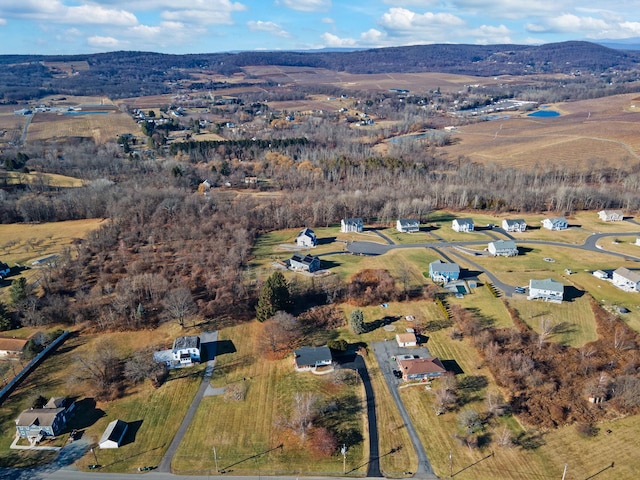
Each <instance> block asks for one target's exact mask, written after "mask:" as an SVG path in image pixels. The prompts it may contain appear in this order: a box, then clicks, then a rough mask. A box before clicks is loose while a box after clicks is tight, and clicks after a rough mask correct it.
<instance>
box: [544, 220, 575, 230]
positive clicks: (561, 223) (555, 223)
mask: <svg viewBox="0 0 640 480" xmlns="http://www.w3.org/2000/svg"><path fill="white" fill-rule="evenodd" d="M542 226H543V227H544V228H546V229H547V230H566V229H567V228H569V224H568V223H567V219H566V218H564V217H554V218H545V219H544V220H543V221H542Z"/></svg>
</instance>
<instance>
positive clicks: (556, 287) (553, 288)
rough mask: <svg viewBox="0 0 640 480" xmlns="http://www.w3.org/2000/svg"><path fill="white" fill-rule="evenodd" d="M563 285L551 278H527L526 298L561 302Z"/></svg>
mask: <svg viewBox="0 0 640 480" xmlns="http://www.w3.org/2000/svg"><path fill="white" fill-rule="evenodd" d="M563 296H564V285H563V284H561V283H560V282H556V281H555V280H553V279H551V278H545V279H544V280H529V296H528V297H527V300H544V301H545V302H554V303H562V298H563Z"/></svg>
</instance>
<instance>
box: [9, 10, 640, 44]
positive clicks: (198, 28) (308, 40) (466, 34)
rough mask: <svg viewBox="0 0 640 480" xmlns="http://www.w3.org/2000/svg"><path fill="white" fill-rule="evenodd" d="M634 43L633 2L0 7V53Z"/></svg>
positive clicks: (639, 17)
mask: <svg viewBox="0 0 640 480" xmlns="http://www.w3.org/2000/svg"><path fill="white" fill-rule="evenodd" d="M630 37H640V0H609V1H606V2H603V1H597V2H596V1H595V0H553V1H552V0H527V1H525V0H238V1H234V0H95V1H90V0H0V53H4V54H25V53H33V54H36V53H40V54H75V53H92V52H106V51H113V50H144V51H155V52H164V53H205V52H225V51H237V50H265V49H266V50H297V49H314V48H329V47H333V48H335V47H342V48H373V47H386V46H397V45H415V44H429V43H469V44H491V43H518V44H541V43H549V42H557V41H564V40H601V39H624V38H630Z"/></svg>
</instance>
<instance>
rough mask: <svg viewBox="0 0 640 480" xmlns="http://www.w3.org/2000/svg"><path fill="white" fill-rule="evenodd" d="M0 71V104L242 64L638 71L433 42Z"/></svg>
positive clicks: (631, 62)
mask: <svg viewBox="0 0 640 480" xmlns="http://www.w3.org/2000/svg"><path fill="white" fill-rule="evenodd" d="M625 45H627V46H631V45H633V44H625ZM61 61H67V62H72V61H73V62H78V61H86V62H87V64H88V66H89V68H88V69H84V70H78V71H77V72H75V74H74V75H61V74H60V72H59V71H58V72H56V71H55V70H54V69H53V68H49V67H48V66H47V65H44V64H43V62H61ZM0 65H3V68H1V69H0V85H1V86H2V89H0V92H1V93H3V94H4V101H5V102H6V101H11V100H12V99H14V100H15V99H23V98H36V97H38V96H43V95H46V94H57V93H66V94H103V95H111V96H114V97H125V96H138V95H144V94H147V95H151V94H158V93H167V92H168V91H170V87H169V86H168V84H169V83H172V84H175V83H176V82H179V81H180V80H192V79H193V78H192V75H193V73H194V71H196V70H197V71H203V70H204V71H207V72H212V73H220V74H227V75H228V74H233V73H237V72H241V71H242V68H243V67H246V66H249V65H281V66H292V67H308V68H325V69H329V70H335V71H345V72H350V73H358V74H375V73H392V72H397V73H402V72H406V73H413V72H442V73H458V74H467V75H478V76H497V75H527V74H540V73H566V74H570V73H575V72H577V71H581V72H582V73H594V74H600V73H605V72H607V71H610V70H617V71H631V70H639V69H640V51H633V50H623V49H614V48H609V47H606V46H603V45H599V44H596V43H591V42H583V41H571V42H562V43H551V44H545V45H539V46H532V45H456V44H435V45H416V46H406V47H392V48H377V49H370V50H357V51H310V52H293V51H270V52H267V51H251V52H238V53H210V54H190V55H168V54H161V53H150V52H129V51H127V52H125V51H121V52H110V53H97V54H86V55H65V56H39V55H0Z"/></svg>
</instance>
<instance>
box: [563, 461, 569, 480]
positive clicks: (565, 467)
mask: <svg viewBox="0 0 640 480" xmlns="http://www.w3.org/2000/svg"><path fill="white" fill-rule="evenodd" d="M567 466H568V465H567V464H566V463H565V464H564V472H562V480H564V477H566V475H567Z"/></svg>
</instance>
